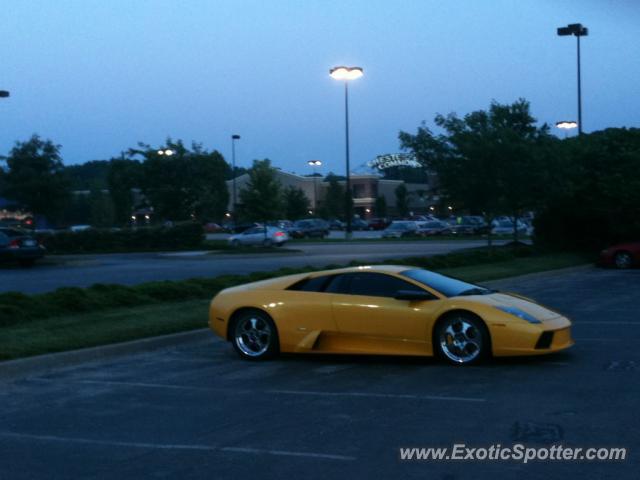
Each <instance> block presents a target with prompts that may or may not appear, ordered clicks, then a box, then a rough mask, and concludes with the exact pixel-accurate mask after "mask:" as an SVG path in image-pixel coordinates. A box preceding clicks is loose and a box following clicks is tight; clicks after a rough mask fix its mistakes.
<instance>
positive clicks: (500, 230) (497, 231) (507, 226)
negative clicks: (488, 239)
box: [491, 220, 527, 235]
mask: <svg viewBox="0 0 640 480" xmlns="http://www.w3.org/2000/svg"><path fill="white" fill-rule="evenodd" d="M517 225H518V226H517V228H518V234H520V235H525V234H526V233H527V226H526V225H525V224H524V223H522V222H521V221H520V220H518V223H517ZM491 234H492V235H513V220H494V221H493V222H491Z"/></svg>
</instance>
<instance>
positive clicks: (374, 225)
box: [368, 218, 389, 230]
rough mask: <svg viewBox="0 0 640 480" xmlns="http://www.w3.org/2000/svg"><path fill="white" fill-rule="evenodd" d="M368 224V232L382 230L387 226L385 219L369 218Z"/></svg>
mask: <svg viewBox="0 0 640 480" xmlns="http://www.w3.org/2000/svg"><path fill="white" fill-rule="evenodd" d="M368 223H369V230H384V229H385V228H387V226H389V222H388V221H387V219H386V218H371V219H370V220H369V222H368Z"/></svg>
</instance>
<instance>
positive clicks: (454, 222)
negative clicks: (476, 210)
mask: <svg viewBox="0 0 640 480" xmlns="http://www.w3.org/2000/svg"><path fill="white" fill-rule="evenodd" d="M447 223H448V226H447V230H446V231H445V232H443V233H444V234H447V235H483V234H486V233H488V232H489V227H488V225H487V224H486V223H485V221H484V219H483V218H482V217H478V216H474V215H467V216H462V217H458V218H454V219H449V220H448V222H447Z"/></svg>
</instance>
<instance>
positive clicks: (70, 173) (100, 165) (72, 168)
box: [64, 160, 110, 190]
mask: <svg viewBox="0 0 640 480" xmlns="http://www.w3.org/2000/svg"><path fill="white" fill-rule="evenodd" d="M109 168H110V162H109V161H108V160H92V161H90V162H85V163H81V164H79V165H67V166H66V167H65V168H64V170H65V174H66V176H67V178H68V179H69V182H70V188H71V190H91V189H92V188H107V177H108V174H109Z"/></svg>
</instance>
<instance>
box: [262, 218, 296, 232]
mask: <svg viewBox="0 0 640 480" xmlns="http://www.w3.org/2000/svg"><path fill="white" fill-rule="evenodd" d="M267 225H269V226H270V227H277V228H281V229H283V230H289V229H290V228H291V227H292V226H293V222H292V221H291V220H274V221H272V222H267Z"/></svg>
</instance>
